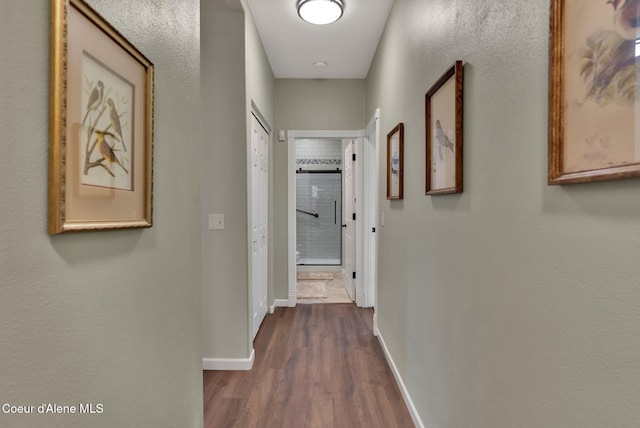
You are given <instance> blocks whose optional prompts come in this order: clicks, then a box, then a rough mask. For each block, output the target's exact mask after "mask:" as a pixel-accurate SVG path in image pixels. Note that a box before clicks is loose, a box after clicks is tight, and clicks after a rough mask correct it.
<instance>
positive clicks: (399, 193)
mask: <svg viewBox="0 0 640 428" xmlns="http://www.w3.org/2000/svg"><path fill="white" fill-rule="evenodd" d="M403 197H404V123H402V122H401V123H398V124H397V125H396V126H395V127H394V128H393V129H392V130H391V131H390V132H389V133H388V134H387V199H390V200H394V199H396V200H398V199H402V198H403Z"/></svg>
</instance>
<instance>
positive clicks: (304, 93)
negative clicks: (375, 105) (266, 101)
mask: <svg viewBox="0 0 640 428" xmlns="http://www.w3.org/2000/svg"><path fill="white" fill-rule="evenodd" d="M364 107H365V81H364V80H356V79H354V80H307V79H276V85H275V129H276V131H278V130H285V131H287V130H355V129H363V128H364V127H365V125H366V124H365V110H364ZM287 154H288V152H287V143H286V142H280V141H277V142H275V143H274V151H273V192H272V195H273V231H274V233H273V235H272V236H273V240H272V242H273V246H274V250H273V270H274V272H273V290H274V294H273V296H274V298H275V299H287V298H288V294H289V292H288V284H287V281H288V279H287V270H288V268H289V263H288V260H287V244H288V242H287V239H288V235H289V234H288V228H287V224H288V223H287V222H288V215H287V204H288V196H287V195H288V185H287ZM271 300H273V299H271Z"/></svg>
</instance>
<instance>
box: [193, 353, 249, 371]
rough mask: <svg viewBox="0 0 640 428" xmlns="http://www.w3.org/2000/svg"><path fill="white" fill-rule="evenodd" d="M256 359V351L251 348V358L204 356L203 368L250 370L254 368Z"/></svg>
mask: <svg viewBox="0 0 640 428" xmlns="http://www.w3.org/2000/svg"><path fill="white" fill-rule="evenodd" d="M255 360H256V351H255V349H253V348H251V355H249V358H203V359H202V370H243V371H248V370H251V369H252V368H253V362H254V361H255Z"/></svg>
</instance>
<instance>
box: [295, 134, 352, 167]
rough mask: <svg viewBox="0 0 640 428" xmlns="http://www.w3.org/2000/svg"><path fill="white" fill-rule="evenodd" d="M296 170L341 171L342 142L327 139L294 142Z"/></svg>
mask: <svg viewBox="0 0 640 428" xmlns="http://www.w3.org/2000/svg"><path fill="white" fill-rule="evenodd" d="M296 168H302V169H316V170H317V169H333V170H335V169H336V168H340V169H342V141H341V140H328V139H300V140H296Z"/></svg>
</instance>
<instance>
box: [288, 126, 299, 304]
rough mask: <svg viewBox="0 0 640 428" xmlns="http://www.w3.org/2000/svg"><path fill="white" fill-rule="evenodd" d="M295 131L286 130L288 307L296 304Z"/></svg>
mask: <svg viewBox="0 0 640 428" xmlns="http://www.w3.org/2000/svg"><path fill="white" fill-rule="evenodd" d="M294 134H295V132H294V131H288V132H287V136H288V138H287V166H288V168H287V170H288V171H289V174H288V176H287V189H288V190H287V194H288V201H289V202H288V207H287V218H288V222H287V223H288V224H287V226H288V229H289V230H288V235H289V236H288V239H287V245H288V249H287V250H288V256H289V257H288V259H289V269H288V272H287V278H288V281H287V282H288V285H289V287H288V291H289V294H288V298H289V302H288V303H289V307H291V308H293V307H295V306H296V259H297V258H296V139H295V135H294Z"/></svg>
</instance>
